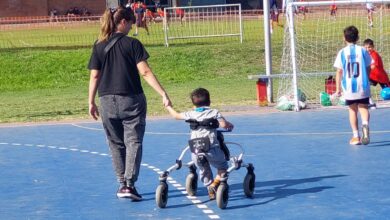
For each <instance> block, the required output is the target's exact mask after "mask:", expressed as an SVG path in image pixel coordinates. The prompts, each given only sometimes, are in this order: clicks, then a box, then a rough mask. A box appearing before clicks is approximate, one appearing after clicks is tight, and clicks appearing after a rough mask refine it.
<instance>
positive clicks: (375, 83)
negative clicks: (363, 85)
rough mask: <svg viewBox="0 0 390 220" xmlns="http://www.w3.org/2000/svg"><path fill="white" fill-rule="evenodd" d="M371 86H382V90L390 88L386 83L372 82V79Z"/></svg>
mask: <svg viewBox="0 0 390 220" xmlns="http://www.w3.org/2000/svg"><path fill="white" fill-rule="evenodd" d="M370 84H371V85H372V86H376V85H378V84H379V85H380V86H381V88H382V89H383V88H386V87H388V85H387V84H386V83H380V82H377V81H375V80H372V79H370Z"/></svg>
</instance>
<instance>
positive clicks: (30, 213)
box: [0, 108, 390, 220]
mask: <svg viewBox="0 0 390 220" xmlns="http://www.w3.org/2000/svg"><path fill="white" fill-rule="evenodd" d="M225 117H226V118H227V119H228V120H229V121H231V122H233V123H234V125H235V130H234V131H233V132H231V133H225V140H226V141H231V142H237V143H240V144H241V145H242V146H243V147H244V148H245V155H244V161H245V162H249V163H253V164H254V166H255V174H256V186H255V191H254V198H252V199H249V198H246V197H245V195H244V192H243V187H242V184H243V179H244V176H245V174H246V169H245V168H241V169H240V170H237V171H234V172H232V173H231V175H230V177H229V181H228V183H229V185H230V192H229V196H230V198H229V202H228V205H227V208H226V209H225V210H221V209H219V208H218V207H217V205H216V203H215V201H209V199H208V195H207V191H206V189H205V188H204V187H203V186H202V184H201V183H200V181H199V182H198V184H199V188H198V194H197V195H196V196H194V197H190V196H187V194H186V192H185V189H184V186H185V178H186V175H187V174H188V169H187V168H186V167H183V168H182V169H180V170H177V171H174V172H172V173H171V175H170V177H171V178H170V179H169V181H168V185H169V197H168V204H167V207H166V208H165V209H160V208H158V207H157V206H156V202H155V190H156V188H157V186H158V184H159V180H158V176H159V174H158V173H159V172H161V171H164V170H165V169H167V168H168V167H170V166H172V165H174V163H175V160H176V158H177V157H179V154H180V152H181V150H182V149H183V148H184V147H185V145H186V143H187V140H188V132H189V127H188V124H186V123H184V122H183V121H176V120H174V119H170V118H166V119H149V120H148V121H147V133H146V135H145V140H144V151H143V163H142V169H141V173H140V176H139V180H138V182H137V183H136V186H137V189H138V191H139V192H140V193H141V194H142V196H143V198H144V199H143V201H141V202H131V200H127V199H118V198H116V195H115V193H116V190H117V187H118V185H117V183H116V179H115V176H114V172H113V169H112V164H111V158H110V155H109V150H108V146H107V145H106V141H105V135H104V132H103V130H102V126H101V123H100V122H77V123H57V124H29V125H7V124H4V125H1V127H0V167H1V168H0V176H1V179H0V207H1V208H0V219H4V220H5V219H7V220H11V219H354V220H355V219H376V220H377V219H390V186H389V184H390V162H389V158H390V123H389V119H390V109H389V108H382V109H376V110H373V111H371V122H370V130H371V143H370V144H369V145H366V146H363V145H360V146H351V145H349V139H350V137H351V131H350V126H349V121H348V112H347V110H346V109H328V110H320V111H316V110H307V111H303V112H299V113H295V112H283V113H268V114H265V113H247V114H241V115H238V114H235V115H225ZM231 151H232V153H233V154H234V153H235V148H232V149H231ZM185 160H186V161H188V160H189V156H188V155H186V157H185Z"/></svg>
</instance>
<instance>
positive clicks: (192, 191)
mask: <svg viewBox="0 0 390 220" xmlns="http://www.w3.org/2000/svg"><path fill="white" fill-rule="evenodd" d="M186 190H187V194H188V195H189V196H195V195H196V191H197V190H198V174H196V173H189V174H188V175H187V178H186Z"/></svg>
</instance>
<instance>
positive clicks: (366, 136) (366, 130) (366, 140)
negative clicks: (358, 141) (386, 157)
mask: <svg viewBox="0 0 390 220" xmlns="http://www.w3.org/2000/svg"><path fill="white" fill-rule="evenodd" d="M362 130H363V131H362V133H363V137H362V144H364V145H367V144H369V143H370V129H369V128H368V125H363V126H362Z"/></svg>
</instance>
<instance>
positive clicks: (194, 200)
mask: <svg viewBox="0 0 390 220" xmlns="http://www.w3.org/2000/svg"><path fill="white" fill-rule="evenodd" d="M0 144H2V145H13V146H22V145H24V146H35V147H41V148H42V147H45V146H46V145H43V144H37V145H33V144H20V143H11V144H9V143H5V142H2V143H0ZM47 148H49V149H61V150H67V151H73V152H76V151H77V152H81V153H87V152H89V153H91V154H96V155H100V156H108V154H105V153H99V152H96V151H92V152H90V151H88V150H81V149H78V148H75V147H57V146H52V145H49V146H47ZM141 165H142V166H144V167H147V168H149V169H150V170H153V171H154V172H156V173H160V172H161V173H163V172H162V171H161V170H160V169H159V168H157V167H155V166H151V165H149V164H147V163H142V164H141ZM167 180H168V182H169V183H171V184H172V185H173V187H175V188H176V189H178V190H179V191H180V192H181V193H182V194H185V195H186V194H187V192H186V191H185V187H183V186H182V185H181V184H179V183H178V182H177V181H176V180H174V179H173V178H172V177H168V178H167ZM186 197H187V198H188V199H189V200H190V201H191V202H192V203H193V204H194V205H195V206H196V207H197V208H199V209H202V211H203V213H204V214H206V215H207V216H208V217H209V218H210V219H219V218H220V217H219V216H218V215H210V214H213V213H214V212H213V211H212V210H211V209H209V207H207V205H205V204H201V203H202V201H200V200H199V199H198V198H197V197H196V196H188V195H187V196H186Z"/></svg>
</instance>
